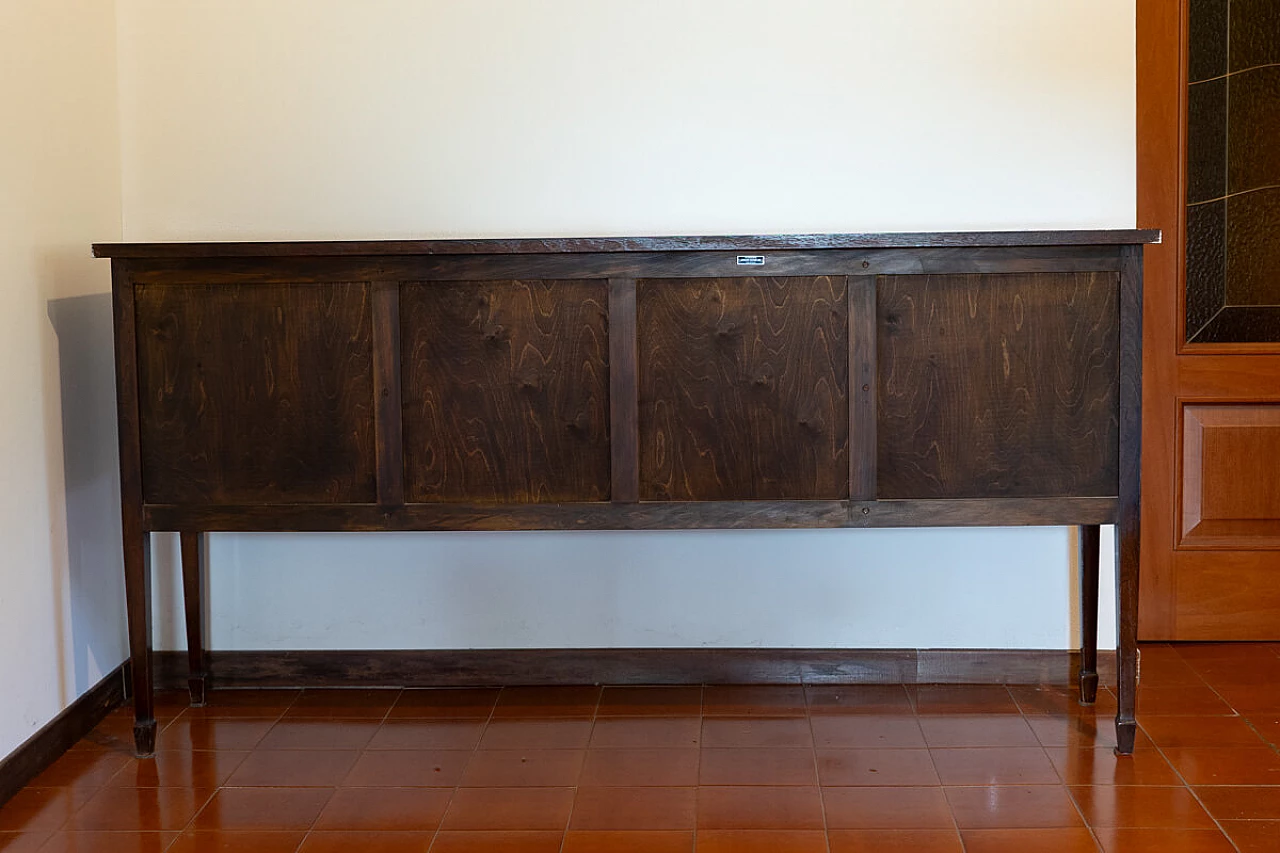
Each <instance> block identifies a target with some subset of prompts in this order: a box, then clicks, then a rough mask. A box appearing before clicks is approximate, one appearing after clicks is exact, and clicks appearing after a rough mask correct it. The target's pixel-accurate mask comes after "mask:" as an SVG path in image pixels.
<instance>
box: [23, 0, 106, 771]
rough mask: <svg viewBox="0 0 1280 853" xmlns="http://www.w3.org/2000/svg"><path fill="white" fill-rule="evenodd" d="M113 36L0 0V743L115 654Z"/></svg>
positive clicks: (94, 9)
mask: <svg viewBox="0 0 1280 853" xmlns="http://www.w3.org/2000/svg"><path fill="white" fill-rule="evenodd" d="M115 51H116V40H115V9H114V3H113V2H111V0H39V2H25V0H3V2H0V104H3V105H4V119H3V123H2V124H0V401H3V402H2V403H0V472H3V473H2V474H0V483H2V484H3V487H2V488H0V685H3V688H0V691H2V692H3V696H4V698H3V700H0V756H3V755H6V754H8V753H9V752H11V751H12V750H13V749H14V748H15V747H16V746H18V744H20V743H22V742H23V741H24V740H26V739H27V738H28V737H30V736H31V735H32V734H34V733H35V731H36V730H37V729H38V728H39V727H40V726H42V725H44V724H45V723H46V722H48V721H49V720H50V719H51V718H52V717H53V716H54V715H56V714H57V713H58V712H59V711H60V710H62V709H63V708H64V707H65V706H66V705H67V704H68V703H69V702H70V701H71V700H73V699H74V698H75V697H76V696H77V695H78V694H79V693H81V692H83V691H84V690H85V689H87V688H88V687H90V686H92V685H93V684H94V683H96V682H97V681H98V680H99V679H100V678H101V677H102V676H103V674H105V673H106V672H109V671H110V670H111V669H113V668H114V667H115V666H117V665H118V664H119V663H120V661H121V659H122V657H123V655H124V648H125V643H124V629H123V623H122V613H123V605H122V601H123V596H122V595H121V594H120V593H119V591H118V589H119V586H120V574H119V572H120V558H119V556H118V555H117V554H118V550H119V544H118V538H119V510H118V508H113V506H112V504H111V503H110V496H111V493H112V492H113V491H114V490H116V488H117V487H116V486H115V483H116V482H118V479H117V475H116V474H115V473H114V471H113V466H114V465H115V450H114V443H115V427H114V424H113V422H112V420H111V412H112V408H113V400H114V394H113V392H112V389H111V386H110V381H111V373H110V366H109V364H110V363H109V358H110V349H109V347H110V337H109V328H110V327H109V325H108V324H109V322H110V305H109V299H107V298H106V296H105V291H106V289H107V287H108V275H107V271H106V270H105V269H104V268H103V265H102V264H100V263H95V262H94V261H93V260H92V259H91V258H90V257H89V243H90V242H91V241H93V240H104V239H105V240H110V239H117V238H118V237H119V236H120V233H121V227H120V166H119V146H118V129H117V104H116V79H115V72H116V64H115ZM104 346H105V347H106V348H107V349H106V351H105V352H104V351H103V347H104ZM104 366H105V367H106V369H105V370H103V369H102V368H103V367H104ZM64 415H66V416H67V417H68V419H69V422H68V424H67V427H66V429H65V430H64V420H63V418H64ZM64 439H65V440H64ZM116 500H117V501H118V491H116Z"/></svg>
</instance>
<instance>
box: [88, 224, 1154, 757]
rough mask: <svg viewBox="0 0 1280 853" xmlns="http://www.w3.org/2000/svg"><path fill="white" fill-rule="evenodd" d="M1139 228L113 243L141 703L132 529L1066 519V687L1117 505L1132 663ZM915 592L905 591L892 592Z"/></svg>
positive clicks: (139, 536) (1123, 614)
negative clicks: (1071, 568) (1071, 610)
mask: <svg viewBox="0 0 1280 853" xmlns="http://www.w3.org/2000/svg"><path fill="white" fill-rule="evenodd" d="M1158 240H1159V233H1158V232H1152V231H1073V232H995V233H934V234H828V235H806V236H774V237H767V236H756V237H669V238H668V237H663V238H601V239H512V240H444V241H376V242H291V243H186V244H177V243H173V244H166V243H154V244H99V245H95V246H94V253H95V255H97V256H98V257H108V258H111V259H112V261H111V263H112V266H111V270H112V292H113V297H114V306H115V340H116V375H117V383H118V385H117V394H118V406H119V433H120V468H121V491H122V505H123V518H124V554H125V586H126V596H127V603H128V616H129V643H130V651H131V657H132V678H133V695H134V701H135V707H136V724H135V728H134V734H135V739H136V746H137V751H138V753H139V754H140V755H147V754H150V753H151V752H152V751H153V749H154V744H155V732H156V724H155V718H154V708H153V688H152V667H151V614H150V574H151V570H150V533H151V532H152V531H176V532H179V533H180V534H181V542H182V555H183V575H184V582H185V583H184V586H185V591H186V592H185V598H186V613H187V630H188V636H189V646H190V650H189V656H190V661H191V689H192V700H193V701H194V702H196V703H200V702H203V699H204V679H205V664H204V661H205V654H204V648H203V646H204V640H203V627H202V625H201V618H200V613H201V608H202V604H201V601H200V588H201V580H200V578H201V572H202V571H203V568H202V566H201V565H200V551H201V549H200V547H199V543H200V540H199V537H200V536H202V535H203V534H204V533H205V532H209V531H256V530H264V531H343V530H581V529H648V528H663V529H671V528H760V527H775V528H811V527H900V526H950V525H1028V524H1036V525H1045V524H1056V525H1067V524H1069V525H1080V527H1081V569H1082V571H1081V575H1082V595H1081V599H1082V602H1083V607H1084V613H1083V618H1082V624H1083V626H1084V631H1083V634H1084V636H1083V640H1082V665H1081V676H1080V689H1081V699H1082V701H1086V702H1091V701H1092V700H1093V698H1094V696H1095V693H1096V689H1097V671H1096V658H1097V636H1096V629H1097V596H1098V589H1097V587H1098V547H1099V546H1098V541H1099V540H1098V526H1099V525H1101V524H1112V523H1114V524H1116V525H1117V535H1116V561H1117V596H1118V602H1117V605H1118V613H1119V652H1118V658H1119V660H1118V681H1119V713H1118V714H1117V717H1116V727H1117V734H1118V741H1119V750H1120V752H1122V753H1128V752H1131V751H1132V749H1133V743H1134V736H1135V732H1136V722H1135V718H1134V700H1135V694H1134V692H1135V687H1136V679H1137V650H1136V641H1137V584H1138V500H1139V485H1138V470H1139V453H1140V447H1139V444H1140V441H1139V436H1140V403H1141V396H1142V393H1141V377H1142V365H1141V358H1142V355H1141V342H1142V316H1141V314H1142V244H1143V243H1149V242H1155V241H1158ZM904 606H908V605H907V604H906V603H904Z"/></svg>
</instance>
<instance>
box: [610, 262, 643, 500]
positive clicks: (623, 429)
mask: <svg viewBox="0 0 1280 853" xmlns="http://www.w3.org/2000/svg"><path fill="white" fill-rule="evenodd" d="M639 370H640V366H639V364H638V363H637V362H636V282H635V279H629V278H613V279H609V422H610V444H611V447H612V463H611V472H610V480H611V482H612V491H611V493H610V496H611V497H612V499H613V500H615V501H623V502H628V503H634V502H635V501H638V500H640V448H639V426H640V424H639V421H640V415H639V410H638V407H639V398H638V397H637V396H636V395H637V388H638V384H639V381H640V380H639V375H638V374H639Z"/></svg>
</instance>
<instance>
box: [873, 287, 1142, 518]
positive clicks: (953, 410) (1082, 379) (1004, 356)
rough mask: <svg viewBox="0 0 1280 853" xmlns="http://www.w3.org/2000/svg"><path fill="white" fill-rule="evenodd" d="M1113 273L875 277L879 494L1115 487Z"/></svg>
mask: <svg viewBox="0 0 1280 853" xmlns="http://www.w3.org/2000/svg"><path fill="white" fill-rule="evenodd" d="M1118 301H1119V276H1118V275H1116V274H1115V273H1035V274H1017V275H929V276H884V277H882V278H881V279H880V281H879V285H878V299H877V303H878V306H877V315H878V322H877V325H878V328H879V343H878V347H877V350H878V352H877V357H878V370H879V388H878V391H879V400H878V404H879V415H878V425H877V434H878V437H879V441H878V446H879V453H878V461H877V465H878V482H879V489H878V493H879V497H881V498H978V497H987V498H1007V497H1037V496H1049V495H1064V496H1104V495H1115V494H1116V481H1117V471H1118V447H1119V423H1118V415H1117V412H1118V400H1117V390H1116V389H1117V380H1116V377H1117V371H1118V369H1119V365H1118V361H1117V351H1118V343H1119V334H1118V332H1119V329H1118V317H1119V311H1118Z"/></svg>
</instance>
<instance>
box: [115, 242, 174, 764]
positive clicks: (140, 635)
mask: <svg viewBox="0 0 1280 853" xmlns="http://www.w3.org/2000/svg"><path fill="white" fill-rule="evenodd" d="M128 264H129V262H128V261H123V260H119V259H116V260H113V261H112V262H111V297H112V300H111V301H112V309H113V311H114V313H115V356H116V412H117V416H118V434H119V442H120V508H121V509H120V513H121V516H120V517H121V534H122V538H123V540H124V587H125V608H126V610H127V612H128V619H129V656H130V661H131V662H132V665H133V666H132V678H133V695H134V697H135V699H134V702H135V707H136V709H137V715H136V718H135V719H136V723H135V724H134V739H135V741H136V743H137V746H138V754H139V755H149V754H150V753H151V752H152V751H153V750H154V748H155V736H156V719H155V697H154V693H153V691H152V689H151V679H152V675H151V536H150V534H149V533H147V532H146V529H145V527H144V522H143V517H142V516H143V509H142V494H143V491H142V422H141V415H140V409H139V400H138V346H137V317H136V315H135V309H134V284H133V281H132V279H131V271H130V268H129V266H128ZM175 529H188V528H175Z"/></svg>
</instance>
